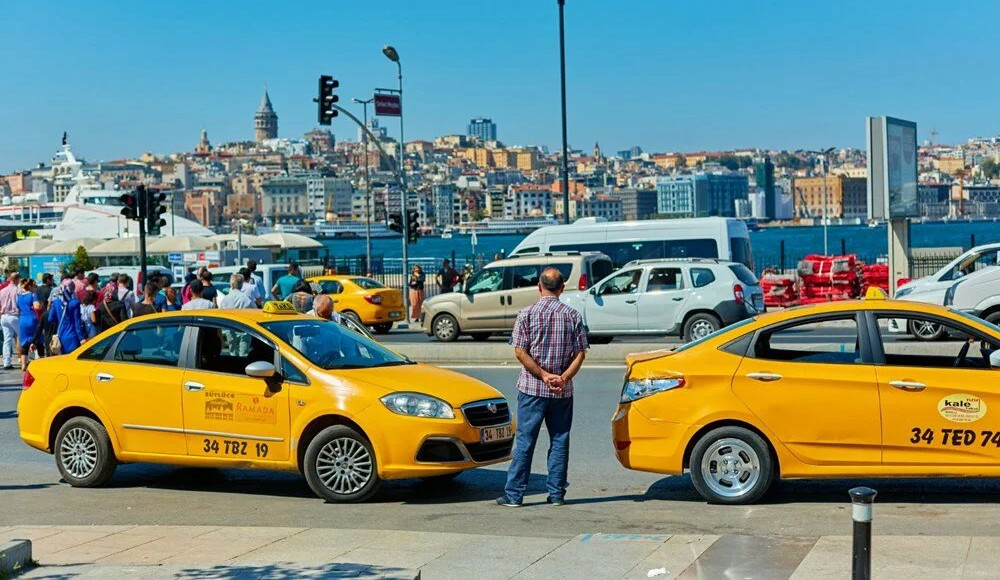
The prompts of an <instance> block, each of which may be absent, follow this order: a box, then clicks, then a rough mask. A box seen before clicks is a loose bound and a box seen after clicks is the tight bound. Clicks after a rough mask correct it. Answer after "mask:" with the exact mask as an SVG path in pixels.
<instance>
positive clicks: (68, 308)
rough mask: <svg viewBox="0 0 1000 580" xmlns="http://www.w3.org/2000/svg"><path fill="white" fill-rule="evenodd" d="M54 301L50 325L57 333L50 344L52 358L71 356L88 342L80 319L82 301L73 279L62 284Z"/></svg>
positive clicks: (55, 291)
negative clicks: (77, 295)
mask: <svg viewBox="0 0 1000 580" xmlns="http://www.w3.org/2000/svg"><path fill="white" fill-rule="evenodd" d="M53 293H54V294H56V296H55V298H53V299H52V307H51V308H49V318H48V320H49V323H51V324H52V325H54V326H55V332H54V333H53V335H52V338H51V339H50V341H49V344H48V353H49V355H50V356H55V355H59V354H69V353H71V352H73V351H74V350H76V349H77V348H79V347H80V345H81V344H83V343H84V342H85V341H86V340H87V335H86V334H85V333H84V330H83V321H82V320H81V319H80V301H79V300H77V298H76V291H75V285H74V282H73V280H72V279H69V280H66V281H64V282H63V283H62V285H61V286H60V287H59V289H58V290H53Z"/></svg>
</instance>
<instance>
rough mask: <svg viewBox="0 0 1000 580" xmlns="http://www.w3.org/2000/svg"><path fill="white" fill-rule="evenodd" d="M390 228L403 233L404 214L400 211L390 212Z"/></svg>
mask: <svg viewBox="0 0 1000 580" xmlns="http://www.w3.org/2000/svg"><path fill="white" fill-rule="evenodd" d="M389 229H390V230H392V231H394V232H396V233H397V234H401V233H403V216H401V215H399V214H398V213H393V214H389Z"/></svg>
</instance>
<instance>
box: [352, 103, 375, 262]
mask: <svg viewBox="0 0 1000 580" xmlns="http://www.w3.org/2000/svg"><path fill="white" fill-rule="evenodd" d="M374 101H375V97H372V98H370V99H368V100H366V101H363V100H361V99H354V102H355V103H357V104H359V105H361V106H362V108H363V109H364V121H365V129H367V128H368V105H369V103H372V102H374ZM361 135H362V137H361V138H362V141H363V142H364V148H365V272H363V274H367V273H368V272H371V267H372V188H371V183H370V179H369V176H368V131H367V130H365V131H361Z"/></svg>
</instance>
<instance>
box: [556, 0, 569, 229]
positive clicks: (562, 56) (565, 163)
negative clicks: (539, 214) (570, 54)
mask: <svg viewBox="0 0 1000 580" xmlns="http://www.w3.org/2000/svg"><path fill="white" fill-rule="evenodd" d="M558 2H559V75H560V84H561V88H562V170H563V174H562V187H563V222H565V223H567V224H568V223H569V147H568V145H567V144H566V36H565V34H564V31H563V29H564V26H563V7H564V5H565V3H566V0H558Z"/></svg>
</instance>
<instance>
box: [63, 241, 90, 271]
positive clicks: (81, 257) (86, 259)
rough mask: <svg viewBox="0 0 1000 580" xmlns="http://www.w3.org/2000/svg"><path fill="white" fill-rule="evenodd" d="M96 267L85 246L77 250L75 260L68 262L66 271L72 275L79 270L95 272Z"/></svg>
mask: <svg viewBox="0 0 1000 580" xmlns="http://www.w3.org/2000/svg"><path fill="white" fill-rule="evenodd" d="M96 267H97V263H96V262H94V261H93V260H91V259H90V256H88V255H87V248H84V247H83V246H79V247H77V248H76V254H75V255H74V256H73V259H72V260H70V261H69V262H66V266H65V268H66V271H67V272H69V273H70V274H72V273H73V272H76V271H77V270H83V271H84V272H86V271H87V270H93V269H94V268H96Z"/></svg>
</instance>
